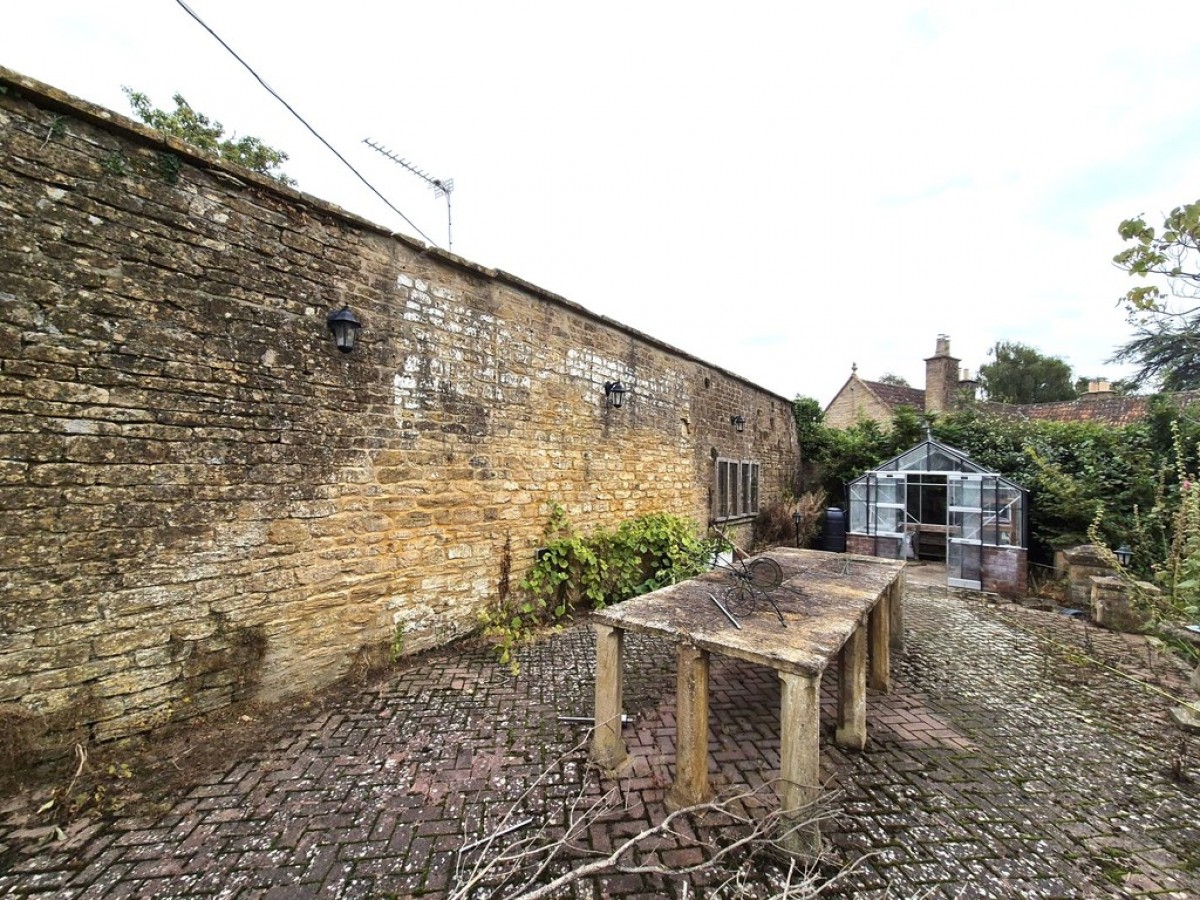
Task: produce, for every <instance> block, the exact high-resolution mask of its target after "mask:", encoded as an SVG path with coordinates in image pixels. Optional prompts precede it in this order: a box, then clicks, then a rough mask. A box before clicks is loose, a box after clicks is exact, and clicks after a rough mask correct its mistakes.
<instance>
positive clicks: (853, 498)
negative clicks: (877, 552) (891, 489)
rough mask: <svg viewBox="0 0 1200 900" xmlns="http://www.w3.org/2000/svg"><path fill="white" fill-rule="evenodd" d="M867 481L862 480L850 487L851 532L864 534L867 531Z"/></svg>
mask: <svg viewBox="0 0 1200 900" xmlns="http://www.w3.org/2000/svg"><path fill="white" fill-rule="evenodd" d="M868 494H869V491H868V488H867V480H866V479H865V478H860V479H859V480H858V481H855V482H853V483H852V484H851V485H850V530H851V531H854V532H858V533H859V534H864V533H865V532H866V530H867V497H868Z"/></svg>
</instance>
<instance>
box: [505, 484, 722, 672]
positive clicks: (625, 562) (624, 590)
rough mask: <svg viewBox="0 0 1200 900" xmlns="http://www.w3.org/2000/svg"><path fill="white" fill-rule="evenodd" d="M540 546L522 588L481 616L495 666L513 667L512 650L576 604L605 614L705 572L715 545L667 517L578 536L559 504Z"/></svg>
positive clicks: (629, 521) (557, 622)
mask: <svg viewBox="0 0 1200 900" xmlns="http://www.w3.org/2000/svg"><path fill="white" fill-rule="evenodd" d="M544 541H545V544H544V546H543V547H542V549H540V550H539V551H538V554H537V560H536V561H535V562H534V564H533V566H532V567H531V568H530V570H529V571H528V572H527V573H526V575H525V577H524V578H523V579H522V580H521V583H520V590H519V591H516V592H514V593H513V594H512V595H511V596H509V597H507V598H502V599H498V600H497V602H495V603H494V604H492V605H491V606H489V607H488V608H487V609H486V610H485V611H484V612H483V614H482V618H483V625H484V633H485V634H486V635H487V636H488V637H489V638H490V639H491V640H492V641H494V642H495V643H496V646H497V650H498V653H499V657H500V661H501V663H503V664H506V665H509V666H511V667H513V669H514V671H515V670H516V661H515V656H514V651H515V650H516V648H517V647H518V646H519V645H520V644H522V643H524V642H525V641H527V640H528V639H529V638H530V637H531V636H532V635H533V634H535V633H536V632H537V631H539V630H541V629H544V628H548V627H549V628H554V627H559V626H560V625H561V624H562V622H563V621H564V620H566V619H568V618H569V617H570V615H571V613H572V612H573V611H574V610H575V609H577V608H579V607H580V606H584V605H586V607H587V608H590V609H603V608H604V607H605V606H607V605H609V604H612V603H619V602H620V601H622V600H627V599H629V598H630V597H635V596H637V595H639V594H644V593H646V592H647V591H652V590H656V589H657V588H660V587H665V586H666V585H668V584H673V583H675V582H676V581H679V580H681V579H683V578H688V577H691V576H692V575H696V574H698V573H700V572H702V571H704V570H705V569H706V568H707V567H708V565H709V561H710V560H711V559H712V557H713V553H714V552H715V550H716V543H715V542H714V541H711V540H706V539H704V538H702V537H701V536H700V535H699V534H698V530H697V527H696V525H695V523H693V522H691V521H690V520H688V519H684V518H681V517H679V516H674V515H671V514H670V513H651V514H649V515H645V516H639V517H637V518H634V519H627V520H625V521H624V522H622V523H621V524H620V525H618V526H617V527H616V528H615V529H611V530H609V529H597V530H596V531H594V532H592V533H591V534H588V535H583V534H580V533H579V532H578V531H577V530H576V529H575V527H574V526H573V525H572V524H571V522H570V519H569V518H568V517H567V514H566V511H565V510H564V509H563V508H562V507H561V506H560V505H558V504H557V503H555V504H553V505H552V506H551V509H550V518H549V520H548V521H547V524H546V528H545V531H544Z"/></svg>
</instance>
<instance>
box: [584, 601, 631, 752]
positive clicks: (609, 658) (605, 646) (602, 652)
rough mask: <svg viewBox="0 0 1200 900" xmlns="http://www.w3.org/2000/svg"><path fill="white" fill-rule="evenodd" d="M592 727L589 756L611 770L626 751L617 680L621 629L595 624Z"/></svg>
mask: <svg viewBox="0 0 1200 900" xmlns="http://www.w3.org/2000/svg"><path fill="white" fill-rule="evenodd" d="M593 627H594V628H595V629H596V730H595V732H594V733H593V735H592V759H593V760H595V762H596V764H597V765H599V766H601V767H602V768H605V769H609V770H615V769H617V768H619V767H620V765H621V764H622V763H623V762H625V760H626V758H627V757H628V751H627V749H626V747H625V739H624V738H623V737H621V680H622V668H623V665H622V663H623V657H624V645H625V632H624V631H623V630H621V629H620V628H612V627H611V626H609V625H600V624H596V625H594V626H593Z"/></svg>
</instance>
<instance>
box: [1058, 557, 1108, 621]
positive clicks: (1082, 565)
mask: <svg viewBox="0 0 1200 900" xmlns="http://www.w3.org/2000/svg"><path fill="white" fill-rule="evenodd" d="M1063 560H1064V561H1065V562H1066V564H1067V594H1068V597H1069V599H1070V603H1071V605H1072V606H1074V607H1075V608H1076V609H1087V608H1088V606H1089V605H1090V604H1091V602H1092V582H1091V579H1092V577H1093V576H1095V577H1105V576H1109V575H1112V574H1113V567H1112V566H1111V565H1110V564H1109V562H1108V560H1107V559H1105V558H1104V557H1103V556H1101V555H1100V548H1099V547H1096V546H1095V545H1093V544H1084V545H1083V546H1081V547H1072V548H1071V549H1070V550H1064V551H1063Z"/></svg>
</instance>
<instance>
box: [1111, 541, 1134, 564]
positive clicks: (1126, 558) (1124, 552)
mask: <svg viewBox="0 0 1200 900" xmlns="http://www.w3.org/2000/svg"><path fill="white" fill-rule="evenodd" d="M1113 555H1115V556H1116V557H1117V562H1119V563H1120V564H1121V565H1122V566H1128V565H1129V562H1130V560H1132V559H1133V551H1132V550H1130V549H1129V545H1128V544H1122V545H1121V546H1120V547H1118V548H1117V549H1116V550H1114V551H1113Z"/></svg>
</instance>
